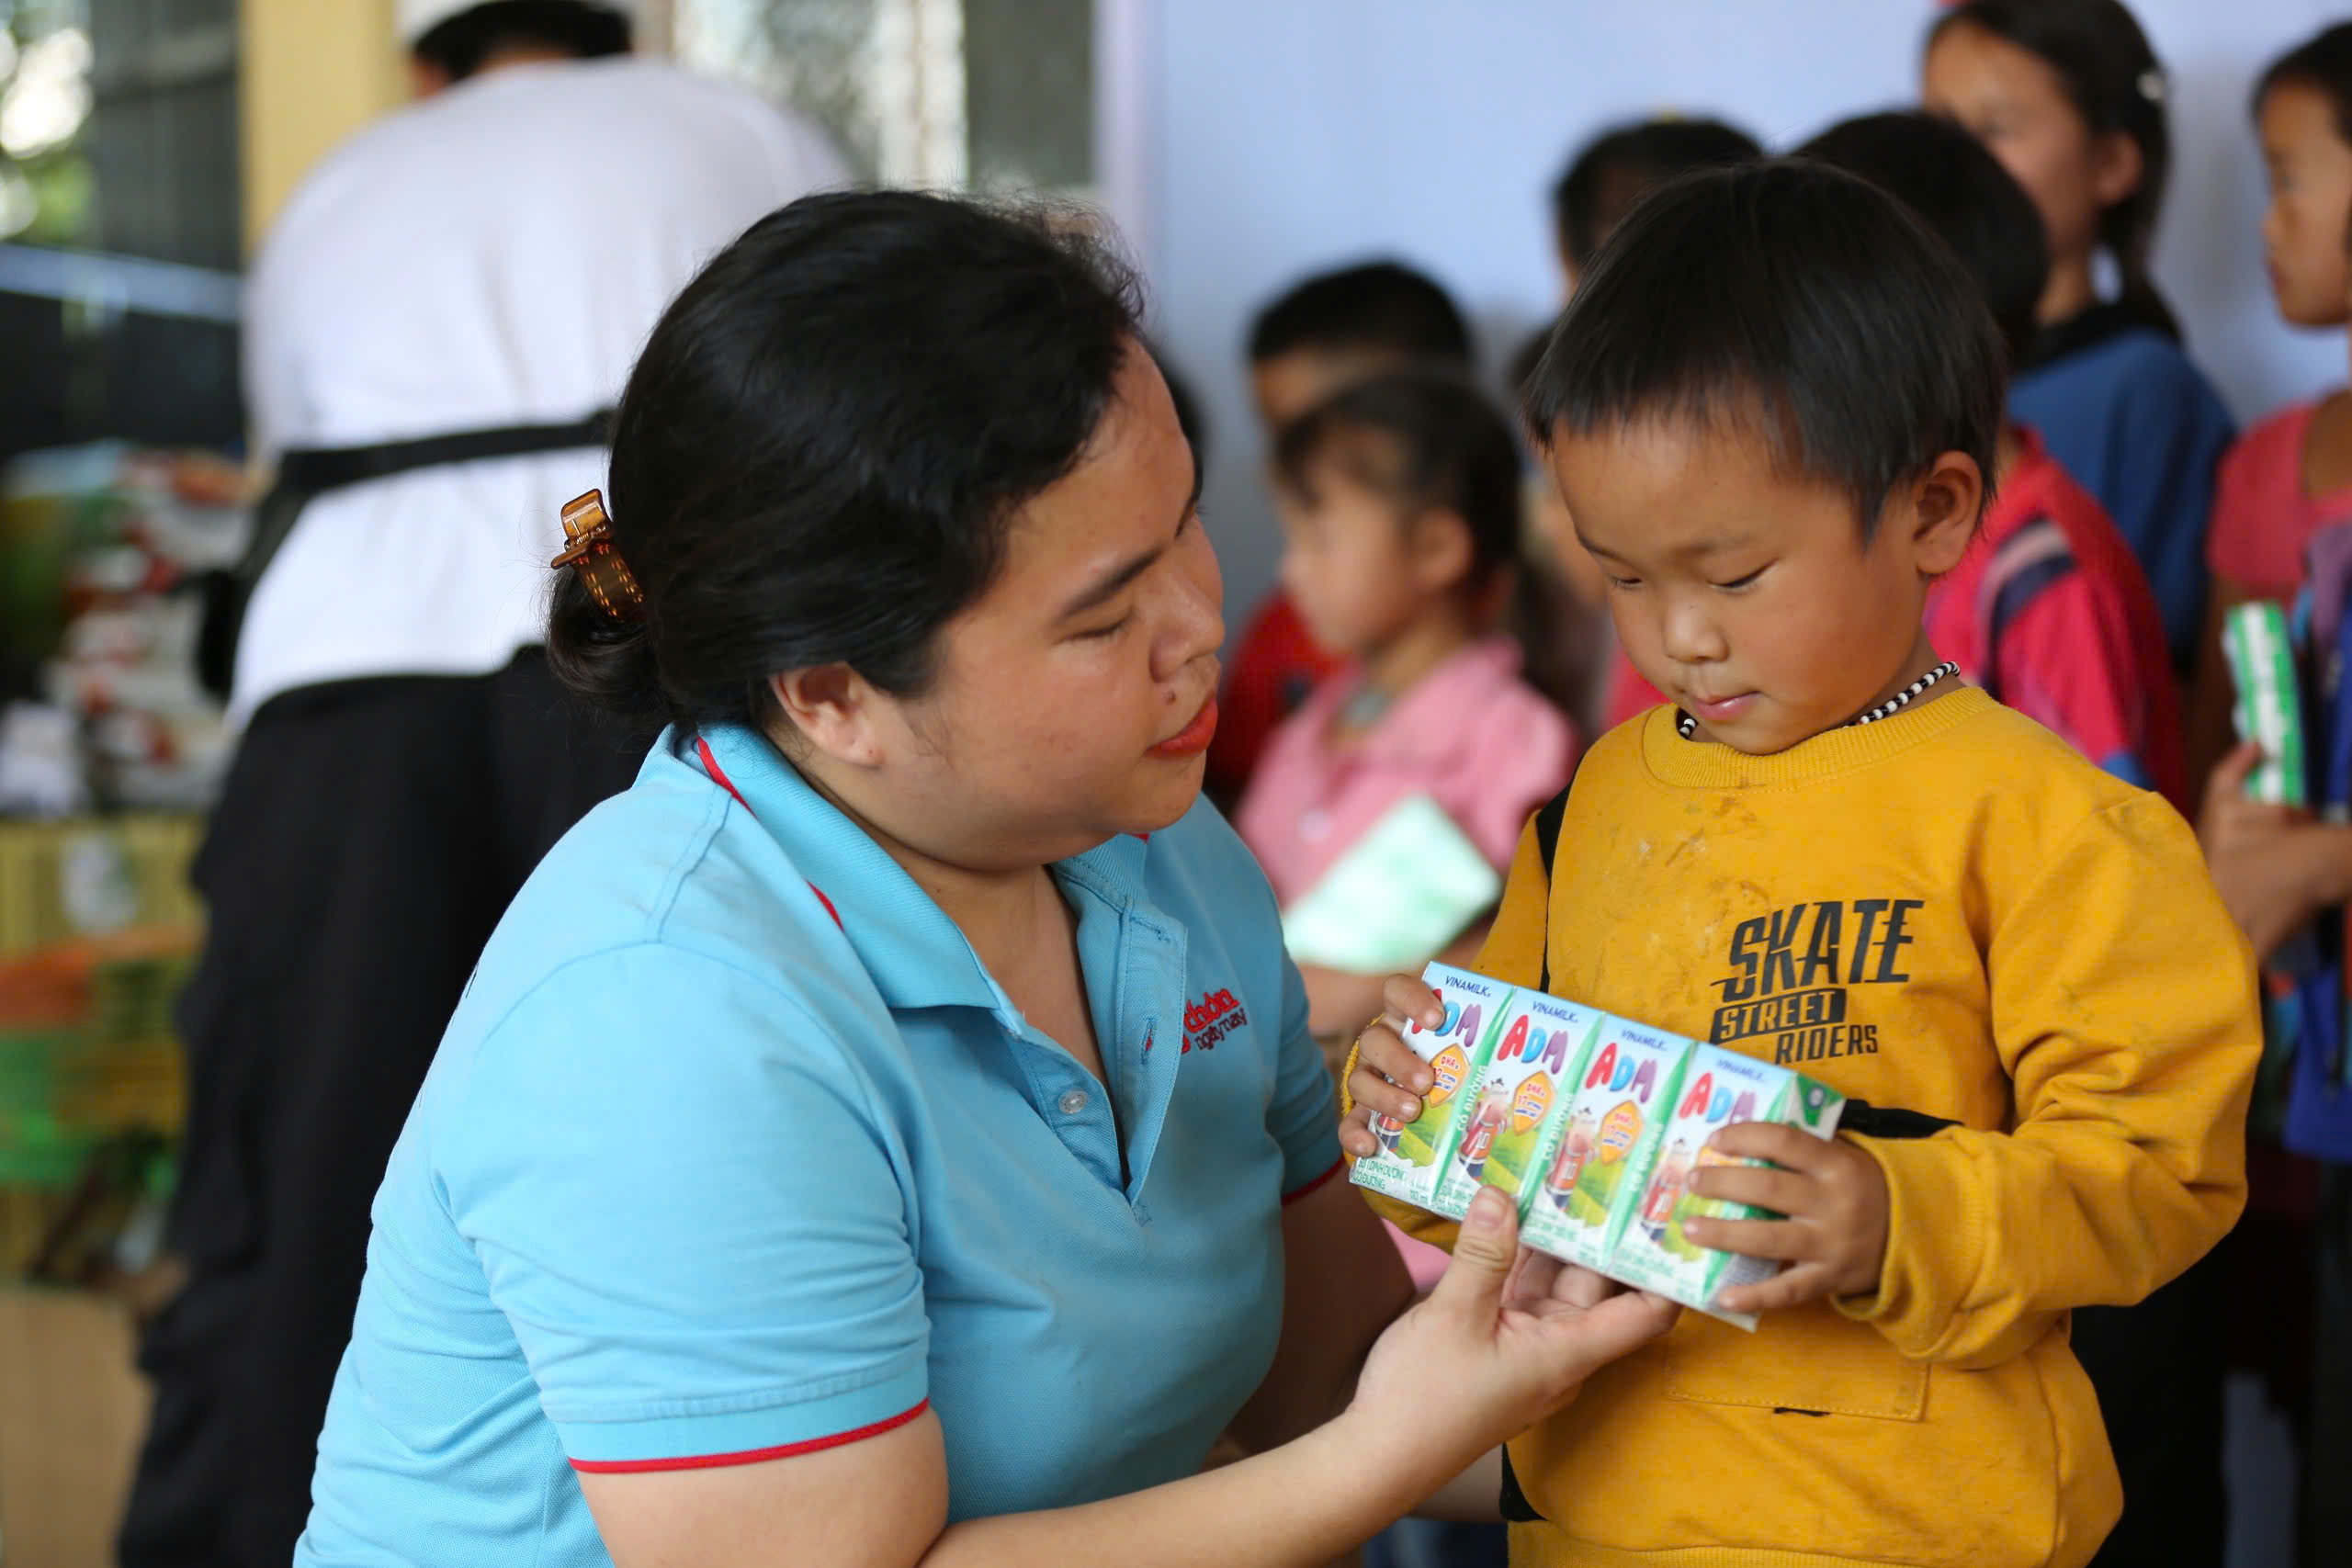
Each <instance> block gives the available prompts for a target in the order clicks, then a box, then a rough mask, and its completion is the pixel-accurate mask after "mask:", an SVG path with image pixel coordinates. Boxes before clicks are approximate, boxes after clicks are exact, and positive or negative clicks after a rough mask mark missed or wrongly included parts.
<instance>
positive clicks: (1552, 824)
mask: <svg viewBox="0 0 2352 1568" xmlns="http://www.w3.org/2000/svg"><path fill="white" fill-rule="evenodd" d="M1583 767H1584V759H1583V758H1582V757H1578V758H1577V766H1576V768H1575V769H1572V770H1570V772H1569V773H1568V782H1567V783H1566V784H1562V785H1561V786H1560V793H1559V794H1557V795H1554V796H1553V797H1552V798H1551V799H1549V800H1547V801H1545V802H1544V808H1543V809H1542V810H1540V811H1538V812H1537V813H1536V814H1535V847H1536V848H1537V849H1538V850H1540V851H1542V852H1543V854H1544V910H1545V912H1546V914H1547V916H1548V914H1549V912H1550V910H1551V908H1552V863H1553V862H1554V861H1555V860H1557V859H1558V858H1559V855H1560V825H1561V824H1562V823H1563V822H1565V821H1566V820H1567V816H1568V791H1570V790H1572V789H1574V788H1576V787H1577V771H1579V770H1581V769H1582V768H1583ZM1545 923H1546V925H1548V924H1549V923H1550V922H1549V919H1546V921H1545ZM1535 988H1536V989H1537V990H1539V991H1548V990H1550V989H1551V988H1552V933H1551V932H1550V931H1548V930H1547V931H1545V932H1544V969H1543V975H1542V977H1541V978H1539V979H1538V980H1537V981H1536V982H1535ZM1506 1462H1508V1461H1506Z"/></svg>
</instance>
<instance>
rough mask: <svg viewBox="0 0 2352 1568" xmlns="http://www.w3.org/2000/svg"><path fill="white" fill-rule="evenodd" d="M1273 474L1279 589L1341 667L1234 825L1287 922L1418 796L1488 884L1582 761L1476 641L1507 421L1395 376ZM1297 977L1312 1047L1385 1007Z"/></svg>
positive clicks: (1368, 993)
mask: <svg viewBox="0 0 2352 1568" xmlns="http://www.w3.org/2000/svg"><path fill="white" fill-rule="evenodd" d="M1274 472H1275V484H1276V486H1277V492H1278V497H1279V502H1280V506H1281V510H1282V518H1283V540H1284V545H1283V565H1282V581H1283V588H1284V590H1285V591H1286V592H1287V593H1288V595H1289V597H1290V601H1291V603H1292V604H1295V605H1296V606H1297V610H1298V614H1299V615H1300V617H1301V618H1302V620H1303V621H1304V622H1305V624H1306V627H1307V630H1308V631H1309V633H1310V634H1311V635H1312V636H1313V637H1314V638H1315V640H1316V642H1317V644H1318V645H1320V646H1322V647H1324V648H1328V649H1332V650H1333V651H1334V652H1337V653H1339V654H1340V655H1342V656H1343V657H1344V658H1345V659H1346V660H1347V663H1346V664H1345V665H1344V666H1343V667H1342V668H1341V669H1340V671H1339V672H1338V673H1336V674H1334V675H1333V676H1331V677H1330V678H1329V680H1327V681H1325V682H1323V683H1322V684H1321V685H1319V686H1317V688H1316V690H1315V693H1314V694H1313V695H1312V696H1310V697H1309V698H1308V699H1307V700H1306V704H1305V705H1303V706H1301V707H1300V708H1299V710H1298V711H1297V712H1296V713H1295V714H1293V715H1292V716H1290V717H1289V718H1288V719H1286V720H1284V721H1283V724H1282V726H1281V728H1278V729H1277V730H1275V732H1274V734H1273V736H1272V739H1269V740H1268V742H1267V744H1266V749H1265V751H1264V753H1263V755H1262V756H1261V758H1260V761H1259V765H1258V770H1257V773H1256V774H1255V776H1254V777H1253V778H1252V779H1251V780H1250V788H1249V791H1248V793H1247V794H1245V795H1243V796H1242V799H1241V805H1240V808H1239V810H1238V812H1237V813H1236V815H1235V818H1234V826H1235V827H1236V828H1237V829H1238V830H1239V831H1240V834H1241V837H1242V839H1243V840H1244V841H1245V842H1246V843H1248V844H1249V846H1250V850H1251V852H1253V853H1255V854H1256V855H1257V857H1258V863H1259V864H1260V865H1261V866H1262V867H1264V869H1265V872H1266V879H1267V880H1268V881H1269V882H1271V883H1272V885H1273V888H1274V895H1275V897H1277V898H1279V899H1280V900H1281V901H1282V902H1283V905H1285V906H1289V905H1291V904H1294V903H1295V902H1296V901H1297V900H1298V899H1299V898H1300V897H1303V896H1305V895H1306V893H1307V892H1308V891H1310V890H1311V889H1312V888H1313V887H1314V886H1315V885H1316V883H1317V881H1318V880H1319V879H1320V878H1321V877H1322V876H1323V874H1325V873H1326V872H1327V871H1329V869H1330V867H1331V866H1332V864H1333V863H1335V862H1337V861H1338V860H1339V859H1340V856H1341V855H1343V854H1344V853H1345V852H1347V851H1348V850H1349V849H1351V847H1352V846H1353V845H1354V844H1355V843H1356V841H1357V840H1359V839H1360V838H1361V837H1362V836H1363V834H1364V833H1365V832H1366V831H1367V830H1368V829H1371V828H1373V827H1374V825H1375V824H1376V823H1377V822H1378V821H1379V820H1380V819H1381V818H1383V817H1384V816H1385V814H1386V813H1387V812H1388V811H1389V810H1390V809H1391V808H1393V807H1396V806H1397V803H1398V802H1400V801H1402V800H1404V799H1406V798H1407V797H1408V796H1410V795H1428V796H1430V798H1431V799H1433V800H1434V801H1435V802H1436V803H1437V805H1438V807H1440V808H1441V809H1442V810H1443V811H1444V813H1445V814H1446V816H1447V817H1448V818H1451V819H1452V820H1453V823H1454V825H1455V826H1456V827H1458V828H1459V829H1461V830H1462V832H1463V833H1464V835H1465V836H1466V837H1467V838H1468V839H1469V840H1470V842H1471V843H1472V844H1474V845H1476V848H1477V850H1478V851H1479V852H1481V853H1483V854H1484V855H1485V857H1486V858H1487V862H1488V863H1491V864H1492V865H1493V866H1494V867H1495V868H1496V869H1497V870H1500V869H1501V868H1502V867H1504V866H1505V865H1507V864H1509V863H1510V852H1511V847H1512V846H1513V845H1514V844H1515V843H1517V842H1518V840H1519V833H1520V829H1521V827H1522V826H1524V825H1525V823H1526V821H1527V818H1528V816H1529V814H1530V813H1532V811H1533V810H1534V809H1535V808H1536V807H1538V806H1541V805H1542V804H1543V803H1544V800H1546V799H1547V798H1549V797H1550V796H1551V795H1554V794H1555V793H1556V792H1557V791H1558V790H1559V788H1560V786H1561V785H1562V784H1566V782H1567V779H1568V775H1569V773H1571V772H1572V771H1573V770H1574V768H1575V765H1576V758H1577V734H1576V730H1575V728H1574V727H1573V726H1572V725H1571V724H1570V723H1569V722H1568V720H1567V718H1566V716H1563V715H1562V714H1561V713H1560V712H1559V710H1557V709H1556V708H1555V707H1554V706H1552V705H1551V704H1549V703H1548V702H1546V701H1545V700H1544V698H1543V697H1542V696H1541V695H1539V694H1537V693H1536V692H1535V691H1533V690H1532V688H1530V687H1529V686H1528V685H1527V684H1526V683H1525V682H1522V681H1521V680H1520V679H1519V667H1520V650H1519V648H1518V645H1517V644H1515V643H1514V642H1512V640H1511V639H1510V637H1506V636H1502V635H1500V634H1498V633H1495V632H1492V631H1490V630H1488V629H1487V628H1489V627H1490V626H1492V625H1493V624H1494V619H1495V608H1496V601H1497V597H1498V593H1499V592H1501V591H1502V590H1503V589H1505V588H1506V587H1507V586H1508V584H1509V581H1510V575H1511V571H1512V566H1513V563H1514V561H1515V560H1516V558H1517V555H1518V547H1519V528H1520V513H1519V497H1520V466H1519V454H1518V450H1517V448H1516V447H1515V446H1513V445H1512V442H1511V435H1510V424H1509V423H1508V422H1507V421H1506V420H1505V419H1504V417H1503V416H1502V414H1501V413H1500V412H1498V411H1497V410H1496V409H1495V408H1494V407H1493V406H1492V405H1491V404H1489V403H1488V402H1487V400H1486V399H1484V398H1483V397H1481V396H1480V395H1479V394H1478V392H1477V391H1476V390H1475V389H1473V388H1472V387H1471V386H1470V385H1469V384H1468V383H1467V382H1465V381H1464V380H1462V379H1460V378H1454V377H1449V376H1445V375H1442V374H1440V373H1434V372H1430V371H1412V370H1406V371H1392V372H1389V373H1386V374H1384V375H1380V376H1377V377H1374V378H1370V379H1367V380H1363V381H1359V382H1357V383H1355V384H1353V385H1351V386H1349V387H1347V388H1344V389H1341V390H1340V392H1338V393H1336V394H1335V395H1334V396H1333V397H1332V398H1331V399H1330V400H1328V401H1326V402H1323V403H1321V404H1318V405H1317V407H1315V408H1314V409H1312V410H1311V411H1309V412H1307V413H1306V414H1305V415H1303V416H1301V417H1300V418H1298V419H1295V420H1294V421H1293V422H1292V423H1290V424H1288V425H1287V426H1285V427H1284V429H1283V434H1282V437H1281V439H1280V442H1279V443H1278V445H1277V446H1276V447H1275V455H1274ZM1471 934H1472V937H1473V939H1474V940H1473V941H1472V942H1470V943H1469V944H1467V945H1466V946H1465V947H1464V952H1463V953H1461V956H1462V957H1467V956H1468V953H1469V951H1471V950H1474V949H1475V936H1476V932H1475V931H1474V932H1473V933H1471ZM1423 956H1424V958H1427V957H1434V956H1436V954H1433V953H1431V954H1424V955H1423ZM1416 966H1417V965H1416ZM1302 973H1303V974H1304V975H1305V977H1306V996H1307V1006H1308V1020H1309V1022H1310V1024H1311V1025H1312V1027H1313V1028H1314V1030H1315V1031H1316V1032H1317V1033H1318V1034H1329V1033H1334V1032H1340V1031H1350V1030H1353V1029H1355V1028H1356V1027H1357V1026H1359V1025H1360V1024H1362V1023H1363V1021H1364V1020H1365V1019H1367V1018H1370V1017H1372V1016H1373V1015H1374V1013H1376V1012H1378V1011H1379V1010H1380V983H1381V976H1378V975H1351V974H1347V973H1343V972H1341V971H1339V970H1334V969H1327V968H1318V967H1314V966H1307V967H1305V968H1304V969H1303V970H1302Z"/></svg>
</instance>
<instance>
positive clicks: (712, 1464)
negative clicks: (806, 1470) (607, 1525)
mask: <svg viewBox="0 0 2352 1568" xmlns="http://www.w3.org/2000/svg"><path fill="white" fill-rule="evenodd" d="M930 1408H931V1401H930V1400H928V1399H924V1400H919V1401H917V1402H916V1404H915V1406H914V1408H913V1409H911V1410H902V1411H900V1412H899V1414H898V1415H896V1416H891V1417H890V1418H889V1419H888V1420H887V1421H876V1422H875V1423H874V1424H873V1425H872V1426H870V1427H858V1428H857V1429H856V1430H855V1431H853V1432H835V1433H834V1434H833V1435H832V1436H831V1437H830V1438H809V1440H808V1441H807V1442H805V1443H785V1444H783V1445H781V1446H780V1447H777V1448H773V1449H746V1450H743V1451H742V1452H741V1453H734V1454H691V1455H688V1456H687V1457H685V1458H684V1459H576V1460H573V1461H571V1468H572V1469H574V1470H576V1471H579V1472H582V1474H584V1475H644V1474H648V1473H650V1472H655V1471H664V1470H723V1469H725V1468H727V1467H728V1466H729V1465H737V1464H762V1463H764V1462H766V1461H769V1460H772V1459H792V1458H794V1457H795V1456H797V1455H799V1454H813V1453H820V1452H821V1451H823V1450H826V1449H838V1448H845V1447H847V1446H848V1445H849V1444H851V1443H861V1442H864V1441H865V1439H866V1438H878V1437H880V1436H881V1435H882V1434H883V1433H885V1432H888V1431H891V1430H894V1429H895V1428H897V1427H903V1426H905V1425H906V1424H907V1423H908V1422H910V1421H911V1420H913V1419H914V1418H915V1417H916V1416H920V1415H922V1413H923V1412H924V1411H926V1410H928V1409H930Z"/></svg>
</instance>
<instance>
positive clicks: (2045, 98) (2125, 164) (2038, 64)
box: [1921, 0, 2233, 675]
mask: <svg viewBox="0 0 2352 1568" xmlns="http://www.w3.org/2000/svg"><path fill="white" fill-rule="evenodd" d="M1921 87H1922V96H1923V98H1924V100H1925V103H1926V107H1928V108H1929V109H1931V110H1933V111H1934V112H1935V113H1937V114H1940V115H1944V116H1946V117H1948V118H1952V119H1955V120H1958V121H1959V122H1960V123H1961V124H1962V126H1964V127H1966V128H1967V130H1969V132H1970V134H1972V135H1973V136H1974V137H1975V138H1976V139H1977V140H1978V141H1982V142H1984V143H1985V147H1986V148H1987V149H1988V150H1989V151H1990V152H1992V153H1993V155H1994V156H1995V157H1996V158H1998V159H2000V160H2001V163H2002V164H2003V166H2005V167H2006V168H2007V170H2008V171H2009V173H2010V174H2011V175H2015V176H2016V177H2017V181H2018V184H2019V185H2021V186H2025V188H2026V194H2027V195H2029V196H2030V197H2032V198H2033V203H2034V206H2035V207H2036V208H2038V209H2040V210H2041V222H2042V228H2043V231H2044V232H2045V234H2046V236H2047V238H2048V243H2049V246H2050V277H2049V281H2048V283H2047V284H2046V285H2045V286H2044V287H2043V289H2042V296H2041V304H2040V307H2039V309H2038V310H2037V312H2036V314H2037V315H2038V317H2039V319H2040V321H2041V332H2040V333H2039V334H2038V335H2037V337H2036V339H2035V342H2034V344H2033V347H2032V349H2031V350H2030V353H2029V354H2028V355H2027V356H2026V358H2025V360H2024V361H2023V363H2022V364H2020V365H2019V366H2018V373H2017V377H2016V380H2015V384H2014V385H2013V387H2012V388H2011V389H2010V394H2009V403H2010V407H2011V409H2012V410H2013V412H2015V413H2016V415H2017V417H2018V419H2020V420H2022V421H2023V422H2025V423H2027V424H2030V425H2031V426H2032V427H2033V428H2034V429H2035V430H2037V431H2039V432H2040V433H2041V438H2042V440H2043V441H2044V442H2046V443H2047V444H2048V445H2049V448H2050V452H2051V455H2052V456H2053V457H2056V458H2057V459H2058V461H2059V462H2060V463H2061V464H2063V465H2064V468H2065V469H2066V471H2067V472H2068V473H2070V474H2072V475H2073V476H2074V477H2075V479H2076V480H2078V481H2079V482H2080V483H2081V484H2082V485H2083V487H2084V488H2085V489H2086V490H2088V491H2090V492H2091V493H2092V494H2093V495H2095V496H2097V497H2098V500H2099V502H2100V504H2102V505H2103V506H2105V507H2106V508H2107V511H2108V515H2109V516H2110V517H2112V518H2113V519H2114V520H2115V525H2116V526H2117V527H2118V528H2120V529H2121V530H2122V532H2123V536H2124V537H2125V538H2126V539H2128V540H2129V541H2131V548H2132V551H2133V553H2134V554H2136V555H2137V556H2138V557H2139V558H2140V564H2141V566H2142V567H2143V568H2144V569H2145V570H2146V571H2147V574H2148V583H2149V586H2150V587H2152V588H2154V590H2155V594H2156V604H2157V606H2158V608H2160V609H2161V610H2162V611H2163V612H2164V620H2165V643H2166V646H2167V647H2168V648H2169V649H2170V650H2171V654H2172V662H2173V667H2174V669H2175V671H2177V673H2178V674H2180V675H2186V674H2187V673H2188V671H2189V669H2190V668H2191V666H2192V664H2193V663H2194V660H2195V652H2194V650H2195V647H2196V643H2197V638H2198V635H2199V628H2200V626H2202V625H2203V616H2204V608H2205V587H2206V582H2205V560H2204V552H2203V548H2202V541H2203V538H2204V532H2205V524H2206V519H2207V517H2208V515H2209V514H2210V513H2211V510H2212V501H2213V477H2214V470H2215V469H2216V468H2217V467H2218V466H2219V464H2220V462H2221V458H2222V452H2223V451H2224V450H2225V449H2226V448H2227V447H2228V446H2229V444H2230V439H2231V436H2232V434H2233V425H2232V423H2231V420H2230V415H2229V411H2228V410H2227V409H2225V408H2223V407H2222V400H2221V399H2220V397H2219V396H2217V395H2216V394H2215V392H2214V390H2213V388H2212V385H2211V382H2209V381H2208V380H2207V379H2206V378H2205V376H2204V374H2203V373H2202V372H2201V371H2199V369H2198V368H2197V367H2196V366H2195V365H2193V364H2191V363H2190V361H2189V358H2188V355H2187V354H2186V353H2184V352H2183V350H2182V347H2181V341H2180V327H2179V323H2178V322H2177V321H2175V320H2174V318H2173V314H2172V311H2171V310H2170V309H2169V308H2167V307H2166V305H2165V301H2164V299H2163V297H2162V296H2161V295H2159V294H2158V293H2157V292H2156V288H2155V285H2154V282H2153V281H2152V280H2151V279H2150V277H2149V274H2148V250H2149V246H2150V243H2152V241H2153V240H2154V235H2155V229H2156V212H2157V209H2158V206H2159V205H2160V204H2161V203H2162V201H2163V199H2164V188H2165V172H2166V169H2167V168H2168V166H2169V165H2170V163H2171V159H2172V141H2171V133H2170V130H2169V128H2168V126H2167V122H2166V119H2165V96H2166V94H2167V91H2168V84H2167V79H2166V77H2165V71H2164V67H2163V66H2162V64H2161V63H2159V62H2158V61H2157V59H2156V56H2155V52H2154V50H2152V49H2151V48H2149V46H2148V39H2147V35H2146V34H2145V33H2143V32H2142V31H2141V29H2140V24H2139V23H2138V22H2137V21H2135V20H2133V18H2132V16H2131V12H2130V11H2128V10H2126V9H2125V8H2124V7H2123V6H2122V5H2121V4H2120V0H1962V4H1959V5H1955V6H1950V7H1949V8H1948V9H1947V10H1946V11H1945V13H1944V15H1943V16H1942V17H1941V18H1939V20H1938V21H1937V23H1936V25H1935V27H1934V28H1933V29H1932V30H1931V31H1930V32H1929V33H1928V47H1927V52H1926V55H1925V59H1924V62H1923V65H1922V72H1921ZM2102 254H2103V255H2104V256H2105V257H2106V258H2107V261H2108V263H2109V264H2110V265H2112V267H2113V270H2114V274H2115V278H2116V284H2117V288H2116V293H2115V297H2114V298H2113V299H2101V298H2100V291H2099V288H2098V266H2099V258H2100V257H2101V256H2102Z"/></svg>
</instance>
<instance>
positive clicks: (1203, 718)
mask: <svg viewBox="0 0 2352 1568" xmlns="http://www.w3.org/2000/svg"><path fill="white" fill-rule="evenodd" d="M1215 738H1216V695H1215V694H1211V695H1210V697H1209V700H1208V701H1206V702H1204V703H1203V704H1202V705H1201V711H1200V712H1198V713H1196V714H1194V715H1193V718H1192V722H1191V723H1189V724H1187V725H1185V726H1184V728H1182V729H1180V730H1178V731H1177V732H1176V733H1175V734H1173V735H1171V736H1170V737H1169V738H1168V739H1165V740H1162V741H1161V742H1159V744H1158V745H1156V746H1154V747H1153V748H1152V749H1151V754H1152V755H1153V756H1155V757H1171V758H1174V757H1194V756H1198V755H1199V754H1200V753H1201V752H1203V751H1205V750H1208V749H1209V742H1210V740H1212V739H1215Z"/></svg>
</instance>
